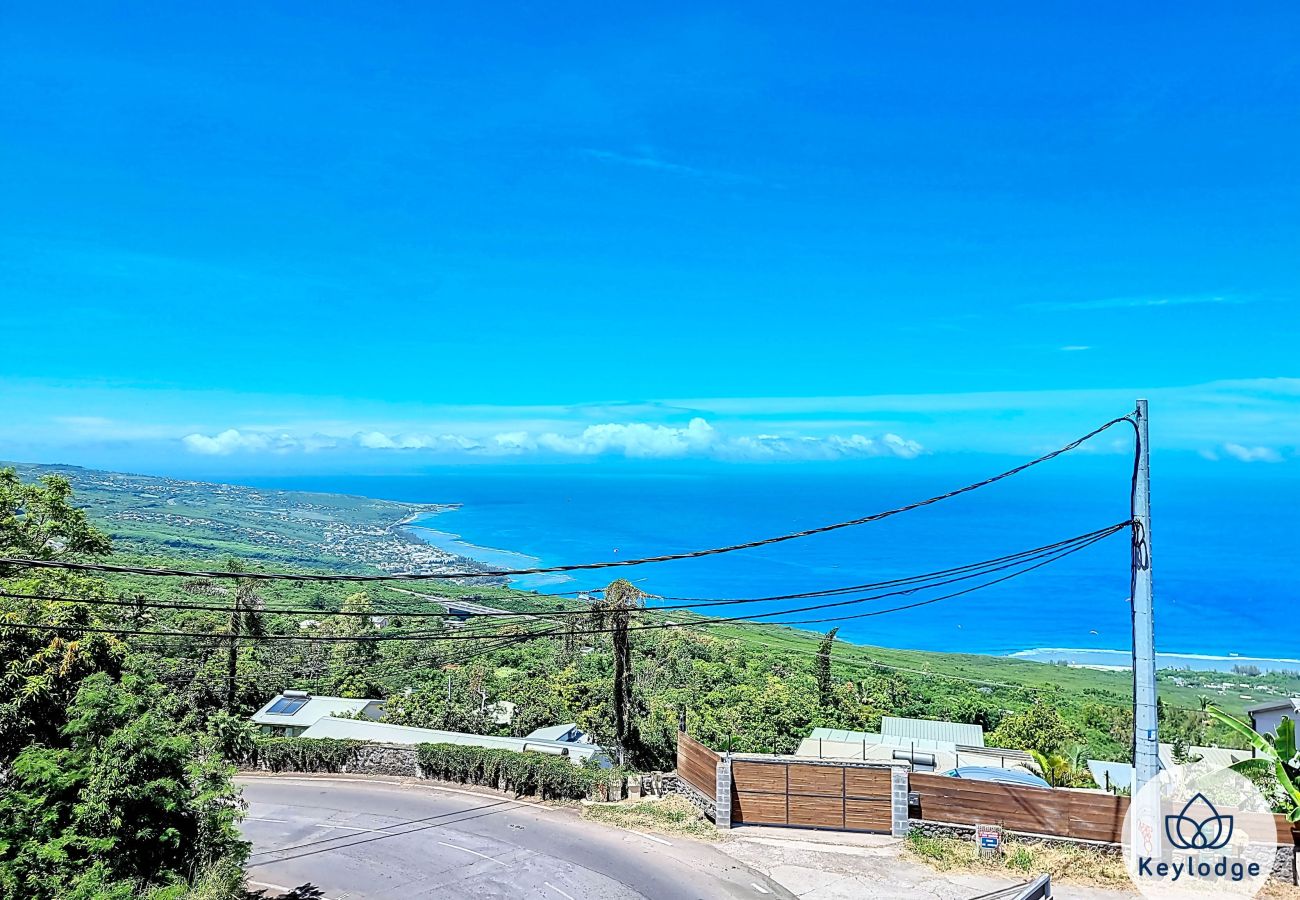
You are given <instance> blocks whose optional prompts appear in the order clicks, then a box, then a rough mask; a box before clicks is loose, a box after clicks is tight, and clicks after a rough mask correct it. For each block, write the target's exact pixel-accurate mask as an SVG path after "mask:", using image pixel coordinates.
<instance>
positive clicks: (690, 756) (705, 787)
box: [677, 732, 719, 797]
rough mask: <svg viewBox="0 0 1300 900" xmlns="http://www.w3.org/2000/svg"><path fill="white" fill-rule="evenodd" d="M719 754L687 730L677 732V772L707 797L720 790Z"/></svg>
mask: <svg viewBox="0 0 1300 900" xmlns="http://www.w3.org/2000/svg"><path fill="white" fill-rule="evenodd" d="M718 759H719V757H718V754H716V753H714V752H713V751H712V750H710V749H709V748H708V747H706V746H704V745H703V744H701V743H700V742H699V741H697V740H695V739H694V738H692V737H691V736H690V735H688V734H686V733H685V732H678V733H677V774H678V775H679V776H680V777H681V778H682V779H683V780H684V781H686V782H687V783H688V784H689V785H690V786H691V787H693V788H695V789H696V790H697V791H699V792H700V793H701V794H703V795H704V796H706V797H712V796H713V795H714V794H716V793H717V790H718Z"/></svg>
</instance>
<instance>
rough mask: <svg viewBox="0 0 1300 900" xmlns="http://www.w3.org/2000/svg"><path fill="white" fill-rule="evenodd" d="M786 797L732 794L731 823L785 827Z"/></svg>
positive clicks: (778, 795)
mask: <svg viewBox="0 0 1300 900" xmlns="http://www.w3.org/2000/svg"><path fill="white" fill-rule="evenodd" d="M785 810H786V796H785V792H784V791H782V792H781V793H779V794H760V793H757V792H749V791H745V792H739V791H736V792H732V795H731V821H732V823H733V824H736V825H739V824H742V823H743V824H745V825H785V824H786V819H785Z"/></svg>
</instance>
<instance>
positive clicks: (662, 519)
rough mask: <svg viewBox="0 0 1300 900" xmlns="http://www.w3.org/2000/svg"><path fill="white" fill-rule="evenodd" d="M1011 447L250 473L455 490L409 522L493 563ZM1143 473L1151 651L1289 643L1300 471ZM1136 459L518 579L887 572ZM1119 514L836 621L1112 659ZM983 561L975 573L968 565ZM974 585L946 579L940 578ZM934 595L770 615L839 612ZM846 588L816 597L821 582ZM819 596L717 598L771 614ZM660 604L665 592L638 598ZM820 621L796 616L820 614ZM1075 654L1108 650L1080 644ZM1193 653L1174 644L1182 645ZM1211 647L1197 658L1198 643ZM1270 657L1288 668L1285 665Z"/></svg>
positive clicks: (832, 579)
mask: <svg viewBox="0 0 1300 900" xmlns="http://www.w3.org/2000/svg"><path fill="white" fill-rule="evenodd" d="M1014 462H1017V461H1015V460H1002V459H996V458H993V457H989V456H970V457H944V458H939V457H933V458H922V459H920V460H872V461H869V462H865V463H856V464H843V463H841V464H835V465H820V466H809V465H798V466H795V465H790V466H785V465H748V466H746V465H736V466H718V465H715V466H711V467H707V468H704V467H698V466H696V467H691V466H686V465H679V466H673V465H662V464H653V463H648V462H645V461H628V462H626V463H621V464H609V463H603V464H600V465H591V466H575V465H563V466H561V465H555V466H541V467H538V466H528V467H522V466H510V467H504V466H493V467H486V466H483V467H479V466H461V467H456V468H446V469H435V470H430V471H426V472H421V473H419V474H412V475H401V476H395V475H373V476H347V477H338V476H329V477H323V476H322V477H293V478H261V479H255V480H254V481H255V483H257V484H259V485H262V486H265V487H278V488H289V489H300V490H319V491H330V492H336V493H349V494H359V495H365V496H373V497H384V498H388V499H393V500H405V501H419V502H430V503H457V504H460V506H459V507H458V508H457V509H454V510H451V511H447V512H443V513H439V514H436V515H428V516H424V517H422V518H421V519H420V520H418V521H417V522H415V523H414V525H413V528H412V532H413V533H414V534H417V535H418V536H419V537H421V538H422V539H424V540H427V541H429V542H431V543H434V544H436V545H438V546H440V547H444V548H446V549H449V550H452V551H454V552H457V553H460V554H463V555H466V556H470V557H474V558H476V559H480V560H484V561H486V562H490V563H492V564H494V565H498V566H501V567H524V566H534V565H562V564H572V563H583V562H592V561H602V560H618V559H629V558H637V557H642V556H650V555H657V554H664V553H676V552H682V551H688V550H693V549H698V548H703V547H713V546H719V545H726V544H733V543H738V542H743V541H748V540H752V539H755V538H761V537H765V536H769V535H775V534H781V533H786V532H790V531H796V530H802V529H806V528H809V527H814V526H818V525H823V524H827V523H830V522H835V521H840V520H846V519H852V518H857V517H860V516H863V515H866V514H869V513H871V512H875V511H877V510H882V509H887V508H891V507H895V506H898V505H901V504H905V503H908V502H910V501H913V500H917V499H921V498H924V497H927V496H931V495H934V494H938V493H943V492H944V491H947V490H949V489H951V488H953V487H957V486H960V485H962V484H965V483H967V482H969V481H973V480H977V479H979V478H982V477H984V476H986V475H988V474H990V473H992V472H995V471H998V470H1001V469H1003V468H1006V467H1008V466H1009V465H1012V464H1014ZM1160 462H1161V461H1160V459H1159V458H1157V460H1156V462H1155V464H1154V471H1153V489H1152V493H1153V521H1152V538H1153V562H1154V577H1155V598H1156V633H1157V647H1158V650H1159V651H1160V652H1161V653H1162V654H1165V655H1166V656H1165V659H1164V660H1163V661H1162V662H1164V663H1165V664H1187V665H1196V666H1197V667H1198V668H1211V667H1223V666H1226V665H1229V664H1231V662H1233V661H1244V660H1239V659H1238V658H1239V657H1243V658H1244V657H1261V658H1268V659H1278V660H1292V659H1293V658H1294V657H1297V656H1300V647H1297V646H1296V643H1295V642H1296V638H1295V630H1294V627H1293V626H1294V610H1295V609H1296V608H1297V600H1300V590H1297V587H1296V582H1295V566H1294V562H1295V559H1296V558H1297V552H1296V549H1295V539H1296V536H1297V534H1298V533H1300V530H1298V529H1297V527H1296V526H1297V524H1298V521H1297V510H1298V509H1300V504H1297V501H1298V500H1300V485H1297V484H1296V483H1295V482H1294V480H1291V481H1285V480H1282V479H1280V478H1279V477H1278V476H1279V474H1280V473H1279V471H1278V467H1269V466H1255V467H1250V466H1234V467H1231V468H1230V469H1229V467H1224V466H1220V465H1215V464H1211V463H1200V462H1198V461H1193V460H1173V461H1172V462H1171V463H1170V464H1168V465H1166V466H1165V467H1164V468H1163V469H1162V467H1161V465H1160ZM1131 464H1132V463H1131V459H1129V458H1126V457H1124V456H1119V455H1117V456H1075V457H1066V458H1062V459H1059V460H1057V461H1055V462H1053V463H1051V464H1050V465H1044V466H1041V467H1039V468H1036V469H1033V470H1030V471H1028V472H1026V473H1023V474H1021V475H1019V476H1017V477H1015V478H1012V479H1008V480H1005V481H1002V482H999V483H997V484H995V485H992V486H989V487H987V488H983V489H980V490H978V491H974V492H971V493H969V494H965V495H962V496H959V497H956V498H953V499H950V500H946V501H943V502H942V503H938V504H935V505H933V506H929V507H926V508H923V509H919V510H915V511H913V512H909V513H906V514H903V515H898V516H894V517H891V518H888V519H885V520H883V521H879V522H874V523H870V524H866V525H862V526H858V527H854V528H849V529H844V530H841V531H837V532H833V533H829V534H823V535H818V536H814V537H808V538H802V539H799V540H794V541H789V542H786V543H781V544H775V545H771V546H767V547H762V548H758V549H754V550H746V551H739V552H736V553H731V554H726V555H722V556H714V557H707V558H702V559H692V560H683V561H678V562H668V563H660V564H654V565H643V566H634V567H628V568H623V569H617V570H613V571H610V570H606V571H603V572H577V573H573V574H572V575H549V576H532V577H525V578H521V579H518V580H517V581H516V582H515V586H517V587H520V588H523V589H527V590H540V591H557V592H559V591H565V592H567V591H577V590H582V589H591V588H596V587H601V586H603V584H605V583H607V582H608V581H609V580H611V579H612V578H614V577H625V578H628V579H630V580H632V581H633V582H635V583H636V584H637V585H638V586H639V587H641V588H642V589H643V590H645V591H647V592H648V593H650V594H651V595H656V596H659V597H665V598H679V597H684V598H736V597H761V596H770V595H772V594H788V593H797V592H802V591H813V590H822V589H826V588H833V587H838V586H844V585H852V584H859V583H865V582H877V581H883V580H887V579H895V578H903V577H907V576H910V575H916V574H920V573H924V572H929V571H935V570H939V569H946V568H950V567H955V566H961V565H965V564H967V563H972V562H977V561H980V560H983V559H987V558H992V557H998V556H1003V555H1006V554H1011V553H1016V552H1019V551H1022V550H1026V549H1030V548H1033V547H1038V546H1042V545H1045V544H1049V543H1052V542H1055V541H1058V540H1061V539H1064V538H1068V537H1072V536H1074V535H1077V534H1081V533H1084V532H1089V531H1092V530H1094V529H1098V528H1101V527H1103V526H1107V525H1111V524H1114V523H1117V522H1121V521H1124V520H1127V519H1128V517H1129V488H1130V475H1131ZM1129 560H1130V550H1129V541H1128V536H1127V533H1121V534H1117V535H1115V536H1112V537H1110V538H1108V539H1106V540H1105V541H1103V542H1101V543H1099V544H1097V545H1094V546H1092V547H1090V548H1088V549H1086V550H1083V551H1082V552H1079V553H1076V554H1074V555H1071V556H1069V557H1067V558H1065V559H1062V560H1060V561H1058V562H1056V563H1054V564H1052V565H1049V566H1045V567H1042V568H1039V569H1037V570H1035V571H1032V572H1029V573H1027V574H1025V575H1023V576H1021V577H1017V578H1014V579H1011V580H1009V581H1005V582H1003V583H1000V584H997V585H994V586H991V587H989V588H986V589H984V590H980V591H976V592H974V593H970V594H966V595H964V596H961V597H955V598H952V599H950V600H945V601H941V602H937V603H933V604H930V605H927V606H923V607H920V608H917V609H912V610H907V611H902V612H898V613H892V614H888V615H881V616H876V617H872V618H863V619H845V620H844V621H843V622H842V626H841V634H842V635H843V636H844V637H845V638H848V639H850V640H853V641H855V642H860V643H870V644H877V645H884V646H891V647H905V648H914V649H926V650H943V651H959V652H971V653H982V654H996V655H1006V654H1013V653H1019V654H1021V655H1026V656H1029V657H1030V658H1038V659H1051V658H1058V659H1060V658H1063V659H1072V660H1075V661H1079V662H1086V663H1092V664H1117V663H1118V664H1122V663H1124V662H1125V661H1126V657H1127V650H1128V647H1129V644H1130V637H1129V627H1130V626H1129V603H1128V596H1129ZM983 580H986V579H978V581H983ZM965 586H969V585H968V583H963V584H957V585H953V586H952V587H950V588H948V589H945V590H944V591H939V592H936V593H944V592H948V591H951V590H956V589H960V588H962V587H965ZM928 596H932V595H931V594H925V595H916V596H914V597H895V598H887V599H884V600H876V601H872V602H868V603H863V604H860V605H857V606H847V607H839V608H838V609H833V610H826V611H823V612H811V613H800V614H792V615H787V616H776V617H773V618H770V619H768V621H785V620H800V619H808V618H824V617H838V616H852V615H854V614H856V613H859V612H867V611H871V610H872V609H875V608H881V607H884V606H895V605H901V604H905V603H908V602H913V601H915V600H917V599H925V598H926V597H928ZM841 599H845V598H843V597H835V598H830V601H834V600H841ZM830 601H828V600H817V599H812V600H807V599H805V600H802V601H781V602H778V603H769V604H760V605H746V606H742V607H734V608H729V607H722V608H721V609H722V610H724V612H721V613H719V614H720V615H737V614H752V613H759V612H763V613H767V612H773V611H776V610H781V609H790V608H794V607H796V606H809V605H812V604H816V603H821V602H830ZM651 602H652V604H662V603H666V602H669V601H666V600H665V601H654V600H652V601H651ZM833 624H835V623H833V622H826V623H819V624H815V625H810V626H807V627H809V628H814V629H817V630H825V629H826V628H829V627H831V626H832V625H833ZM1084 651H1117V652H1116V653H1109V654H1108V653H1100V652H1094V653H1087V652H1084ZM1188 657H1190V659H1188ZM1206 658H1210V659H1206ZM1285 667H1288V668H1300V663H1288V664H1286V666H1285Z"/></svg>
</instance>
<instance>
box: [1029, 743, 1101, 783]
mask: <svg viewBox="0 0 1300 900" xmlns="http://www.w3.org/2000/svg"><path fill="white" fill-rule="evenodd" d="M1029 755H1030V756H1032V757H1033V758H1034V762H1033V766H1032V767H1033V768H1034V769H1036V770H1037V774H1038V776H1039V777H1040V778H1042V779H1043V780H1044V781H1046V782H1047V783H1048V784H1050V785H1051V786H1052V787H1074V786H1076V785H1078V784H1079V783H1080V782H1081V781H1083V780H1084V776H1085V774H1086V770H1087V760H1086V759H1085V757H1086V756H1087V751H1086V749H1085V748H1084V747H1082V746H1076V747H1072V748H1070V750H1069V751H1068V752H1067V753H1041V752H1040V751H1038V750H1030V751H1029ZM1089 780H1090V779H1089Z"/></svg>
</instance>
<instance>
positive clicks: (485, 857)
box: [436, 841, 505, 866]
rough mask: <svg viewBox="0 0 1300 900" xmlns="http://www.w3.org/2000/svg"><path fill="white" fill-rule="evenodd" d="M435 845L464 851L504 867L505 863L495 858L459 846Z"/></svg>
mask: <svg viewBox="0 0 1300 900" xmlns="http://www.w3.org/2000/svg"><path fill="white" fill-rule="evenodd" d="M436 843H439V844H442V846H444V847H450V848H451V849H453V850H464V851H465V852H466V853H473V854H474V855H475V856H479V857H482V858H483V859H486V860H487V861H488V862H494V863H496V864H497V865H498V866H504V865H505V863H503V862H502V861H501V860H499V859H496V858H495V857H492V856H488V855H487V854H486V853H479V852H478V851H477V850H471V849H469V848H468V847H462V846H461V845H460V844H449V843H447V842H446V841H437V842H436Z"/></svg>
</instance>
